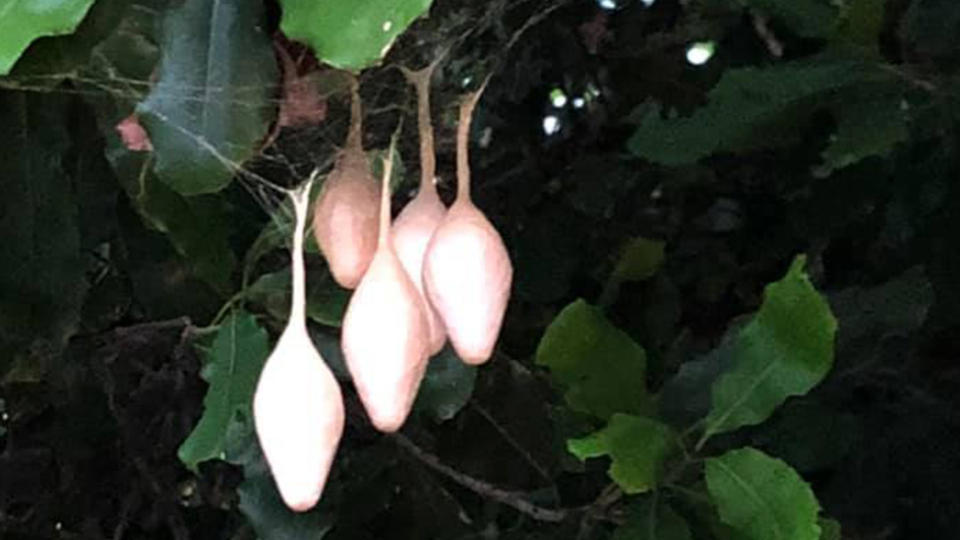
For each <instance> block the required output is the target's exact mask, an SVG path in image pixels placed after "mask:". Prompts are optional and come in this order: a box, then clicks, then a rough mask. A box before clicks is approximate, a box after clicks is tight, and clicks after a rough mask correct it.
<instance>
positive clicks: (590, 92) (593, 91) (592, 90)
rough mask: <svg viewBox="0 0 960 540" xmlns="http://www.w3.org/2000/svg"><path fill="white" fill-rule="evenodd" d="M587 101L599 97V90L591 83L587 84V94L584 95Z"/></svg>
mask: <svg viewBox="0 0 960 540" xmlns="http://www.w3.org/2000/svg"><path fill="white" fill-rule="evenodd" d="M584 97H585V98H586V99H587V101H589V100H591V99H596V98H598V97H600V89H599V88H597V85H595V84H593V82H589V83H587V92H586V94H585V95H584Z"/></svg>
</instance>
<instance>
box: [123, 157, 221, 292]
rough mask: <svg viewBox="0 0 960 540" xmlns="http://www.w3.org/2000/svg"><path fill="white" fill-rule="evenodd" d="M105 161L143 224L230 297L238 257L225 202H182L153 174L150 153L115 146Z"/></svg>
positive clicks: (211, 199)
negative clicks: (231, 237)
mask: <svg viewBox="0 0 960 540" xmlns="http://www.w3.org/2000/svg"><path fill="white" fill-rule="evenodd" d="M107 157H108V159H109V160H110V161H111V162H112V163H113V167H114V170H115V171H116V173H117V176H118V177H119V178H120V183H121V185H122V186H123V188H124V190H125V191H126V193H127V196H128V197H129V198H130V200H131V201H132V202H133V204H134V206H135V207H136V209H137V210H138V212H139V213H140V215H141V217H142V218H143V220H144V222H145V223H146V224H147V225H148V226H149V227H150V228H152V229H154V230H157V231H160V232H162V233H164V234H165V235H166V236H167V238H168V239H169V240H170V243H171V244H173V247H174V248H175V249H176V250H177V252H178V253H179V254H180V255H182V256H183V257H184V258H185V259H186V260H187V261H189V262H190V265H191V269H192V271H193V273H194V274H195V275H196V276H197V277H199V278H200V279H203V280H204V281H205V282H207V283H208V284H209V285H210V286H211V287H213V288H214V289H215V290H216V291H217V292H219V293H220V294H221V295H224V296H225V295H227V294H229V292H230V290H231V289H232V284H231V277H232V275H233V271H234V269H235V268H236V264H237V258H236V256H235V255H234V253H233V249H232V248H231V247H230V233H231V231H230V223H229V220H228V217H227V208H226V206H225V204H224V202H223V201H222V200H221V199H220V198H219V197H216V196H213V195H201V196H196V197H184V196H182V195H180V194H179V193H177V192H176V191H173V190H172V189H170V188H169V187H168V186H167V185H166V184H164V183H162V182H160V181H159V180H158V179H157V177H156V176H155V175H154V174H153V172H152V171H151V170H150V168H151V165H152V163H153V161H152V160H151V159H150V154H147V153H143V152H130V151H128V150H127V149H126V148H122V147H115V148H113V149H111V150H110V151H109V152H108V154H107Z"/></svg>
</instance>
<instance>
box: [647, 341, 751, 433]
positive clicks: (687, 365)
mask: <svg viewBox="0 0 960 540" xmlns="http://www.w3.org/2000/svg"><path fill="white" fill-rule="evenodd" d="M742 326H743V325H742V324H741V325H739V326H736V327H733V328H729V329H728V330H727V332H726V333H725V334H724V336H723V340H722V341H721V342H720V345H718V346H717V347H716V348H714V349H713V350H712V351H710V352H709V353H707V354H705V355H704V356H703V357H702V358H699V359H696V360H690V361H687V362H684V363H683V364H682V365H681V366H680V369H679V370H677V373H676V374H675V375H674V376H673V377H671V378H670V379H668V380H667V382H665V383H664V384H663V387H661V389H660V395H659V396H658V399H657V406H658V410H659V415H660V417H661V418H663V419H664V420H665V421H666V422H668V423H670V425H672V426H674V427H677V428H682V427H686V426H689V425H692V424H693V423H694V422H696V421H698V420H700V419H702V418H703V417H704V416H706V415H707V414H708V413H709V412H710V400H711V388H712V386H713V383H714V382H715V381H716V380H717V379H718V378H720V376H721V375H723V374H724V373H726V372H727V371H729V370H730V368H731V367H732V366H733V364H734V356H733V353H734V347H733V343H734V342H735V341H736V338H737V335H739V333H740V329H741V328H742Z"/></svg>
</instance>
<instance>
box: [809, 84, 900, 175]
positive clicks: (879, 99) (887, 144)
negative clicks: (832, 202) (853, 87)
mask: <svg viewBox="0 0 960 540" xmlns="http://www.w3.org/2000/svg"><path fill="white" fill-rule="evenodd" d="M857 94H861V93H860V92H858V93H857ZM863 94H864V95H862V96H861V95H857V96H856V98H854V99H850V100H849V101H848V102H845V103H843V104H841V105H839V106H837V107H835V108H834V114H835V115H836V117H837V131H836V133H834V134H833V135H832V136H831V137H830V144H829V146H827V148H826V149H825V150H824V151H823V161H824V163H823V168H824V169H825V170H824V171H823V172H826V173H830V172H832V171H834V170H836V169H841V168H843V167H846V166H848V165H852V164H854V163H856V162H858V161H860V160H861V159H864V158H867V157H870V156H881V155H886V154H888V153H890V151H891V150H893V148H894V147H895V146H896V145H897V144H898V143H901V142H903V141H905V140H907V137H908V136H909V135H910V133H909V131H908V129H907V128H908V122H909V117H908V115H907V109H906V108H905V107H904V103H905V102H904V101H903V96H901V95H900V94H899V93H892V94H891V93H887V94H886V95H884V94H883V93H880V94H879V95H878V94H877V92H872V93H871V95H870V96H867V95H865V94H867V92H863Z"/></svg>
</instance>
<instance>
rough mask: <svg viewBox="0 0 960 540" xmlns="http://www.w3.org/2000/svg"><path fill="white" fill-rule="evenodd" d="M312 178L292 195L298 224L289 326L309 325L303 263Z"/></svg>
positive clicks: (294, 238)
mask: <svg viewBox="0 0 960 540" xmlns="http://www.w3.org/2000/svg"><path fill="white" fill-rule="evenodd" d="M312 185H313V179H312V178H311V179H310V180H308V181H307V182H306V184H304V185H303V186H301V187H300V188H299V189H297V190H296V191H293V192H291V193H290V198H291V199H293V211H294V215H295V219H296V222H295V224H294V226H293V248H292V249H291V251H290V268H291V269H292V273H293V287H292V294H291V297H290V318H289V319H288V320H287V326H290V325H294V324H297V325H303V326H306V324H307V306H306V304H307V300H306V298H307V286H306V271H305V270H304V262H303V233H304V230H305V229H306V224H307V208H308V207H309V205H310V187H311V186H312Z"/></svg>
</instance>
